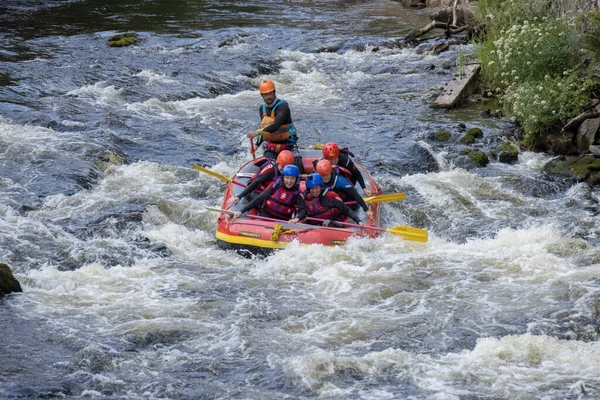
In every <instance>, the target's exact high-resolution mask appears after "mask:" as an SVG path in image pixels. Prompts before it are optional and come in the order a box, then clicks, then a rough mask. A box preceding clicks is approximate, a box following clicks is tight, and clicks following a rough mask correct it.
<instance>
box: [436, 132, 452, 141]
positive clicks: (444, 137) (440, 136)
mask: <svg viewBox="0 0 600 400" xmlns="http://www.w3.org/2000/svg"><path fill="white" fill-rule="evenodd" d="M450 138H452V133H451V132H450V131H449V130H446V129H440V130H439V131H437V132H436V134H435V135H434V136H433V139H435V140H437V141H438V142H447V141H448V140H450Z"/></svg>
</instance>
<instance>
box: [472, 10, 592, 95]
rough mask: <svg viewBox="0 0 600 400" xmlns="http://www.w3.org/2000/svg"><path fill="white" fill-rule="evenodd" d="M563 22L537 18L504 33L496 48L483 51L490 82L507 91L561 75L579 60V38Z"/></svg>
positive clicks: (486, 75) (496, 41)
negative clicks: (516, 84)
mask: <svg viewBox="0 0 600 400" xmlns="http://www.w3.org/2000/svg"><path fill="white" fill-rule="evenodd" d="M573 31H574V29H573V27H570V26H569V25H567V24H566V23H564V22H563V21H562V20H558V19H554V20H548V19H547V18H542V19H538V18H537V17H536V18H534V20H533V21H532V22H529V21H527V20H525V21H523V23H522V24H521V25H512V26H511V27H510V28H508V29H506V30H503V31H501V32H502V36H500V37H499V38H498V39H497V40H495V41H494V42H493V46H490V47H486V48H485V49H482V51H481V52H482V53H484V54H482V56H483V57H482V58H483V59H485V61H487V63H486V64H484V66H485V67H486V68H485V77H486V80H487V83H488V84H490V85H493V86H494V87H496V88H500V89H506V88H508V87H509V86H510V85H511V84H513V83H518V82H527V81H543V80H544V77H545V76H546V75H550V76H559V75H562V73H563V71H566V70H570V69H572V68H574V67H575V66H576V65H577V64H578V63H579V61H580V53H579V51H578V49H579V46H578V43H577V42H578V38H577V36H576V35H574V34H573V33H572V32H573Z"/></svg>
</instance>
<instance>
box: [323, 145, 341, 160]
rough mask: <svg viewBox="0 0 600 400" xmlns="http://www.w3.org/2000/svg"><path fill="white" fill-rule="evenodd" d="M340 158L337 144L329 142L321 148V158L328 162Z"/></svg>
mask: <svg viewBox="0 0 600 400" xmlns="http://www.w3.org/2000/svg"><path fill="white" fill-rule="evenodd" d="M339 156H340V148H339V147H338V145H337V144H335V143H333V142H329V143H327V144H325V146H323V157H325V158H326V159H328V160H333V159H334V158H336V157H339Z"/></svg>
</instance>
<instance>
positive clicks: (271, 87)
mask: <svg viewBox="0 0 600 400" xmlns="http://www.w3.org/2000/svg"><path fill="white" fill-rule="evenodd" d="M258 91H259V92H260V93H261V94H264V93H271V92H274V91H275V84H274V83H273V81H272V80H270V79H267V80H264V81H261V82H260V85H258Z"/></svg>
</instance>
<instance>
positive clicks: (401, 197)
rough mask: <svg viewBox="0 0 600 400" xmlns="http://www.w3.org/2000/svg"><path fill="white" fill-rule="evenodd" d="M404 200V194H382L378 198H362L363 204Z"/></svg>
mask: <svg viewBox="0 0 600 400" xmlns="http://www.w3.org/2000/svg"><path fill="white" fill-rule="evenodd" d="M404 199H406V193H390V194H382V195H380V196H372V197H364V198H363V200H364V202H365V203H387V202H389V201H396V200H404Z"/></svg>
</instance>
